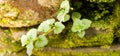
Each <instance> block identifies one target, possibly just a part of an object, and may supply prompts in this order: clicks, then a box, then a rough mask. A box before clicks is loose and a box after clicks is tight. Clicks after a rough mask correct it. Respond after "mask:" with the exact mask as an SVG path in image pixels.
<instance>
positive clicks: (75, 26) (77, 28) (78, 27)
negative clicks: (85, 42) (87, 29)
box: [71, 19, 84, 32]
mask: <svg viewBox="0 0 120 56" xmlns="http://www.w3.org/2000/svg"><path fill="white" fill-rule="evenodd" d="M83 28H84V25H83V24H82V21H81V20H80V19H75V20H74V22H73V26H72V28H71V30H72V32H81V31H82V30H83Z"/></svg>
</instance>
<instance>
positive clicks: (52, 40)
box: [47, 16, 116, 48]
mask: <svg viewBox="0 0 120 56" xmlns="http://www.w3.org/2000/svg"><path fill="white" fill-rule="evenodd" d="M113 18H114V16H113V17H112V16H110V17H108V19H107V20H99V21H93V23H92V25H91V27H90V28H89V29H87V30H86V34H85V37H84V38H80V37H78V35H77V34H76V33H72V32H71V30H70V29H71V25H72V24H71V23H70V24H69V23H68V25H67V27H68V28H67V29H66V31H64V32H63V33H61V34H60V35H53V36H49V38H48V39H49V44H48V46H47V47H59V48H75V47H80V46H102V45H110V44H111V43H112V42H113V40H114V34H113V33H114V27H116V22H115V21H114V19H113ZM113 21H114V22H115V23H114V22H113Z"/></svg>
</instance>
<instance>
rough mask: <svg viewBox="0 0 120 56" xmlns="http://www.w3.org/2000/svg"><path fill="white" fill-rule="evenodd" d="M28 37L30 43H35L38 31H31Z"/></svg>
mask: <svg viewBox="0 0 120 56" xmlns="http://www.w3.org/2000/svg"><path fill="white" fill-rule="evenodd" d="M26 36H27V37H28V39H29V41H34V40H35V38H36V37H37V30H36V29H34V28H33V29H30V30H29V31H28V32H27V34H26Z"/></svg>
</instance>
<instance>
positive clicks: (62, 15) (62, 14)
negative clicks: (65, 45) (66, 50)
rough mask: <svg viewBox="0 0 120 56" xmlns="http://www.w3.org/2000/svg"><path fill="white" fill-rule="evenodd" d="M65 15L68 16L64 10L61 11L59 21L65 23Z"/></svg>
mask: <svg viewBox="0 0 120 56" xmlns="http://www.w3.org/2000/svg"><path fill="white" fill-rule="evenodd" d="M65 15H66V13H64V10H60V11H58V14H57V19H58V20H59V21H61V22H63V21H64V17H65Z"/></svg>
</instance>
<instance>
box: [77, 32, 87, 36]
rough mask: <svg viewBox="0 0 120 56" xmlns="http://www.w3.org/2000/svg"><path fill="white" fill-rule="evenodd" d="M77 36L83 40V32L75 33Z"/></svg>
mask: <svg viewBox="0 0 120 56" xmlns="http://www.w3.org/2000/svg"><path fill="white" fill-rule="evenodd" d="M77 34H78V36H79V37H80V38H83V37H84V35H85V31H81V32H77Z"/></svg>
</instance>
